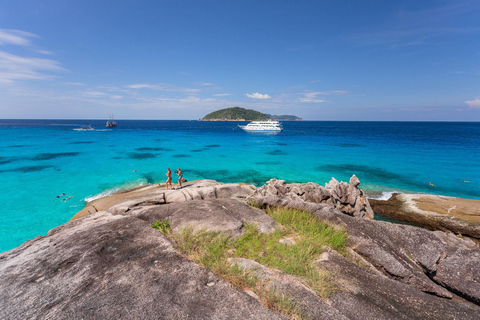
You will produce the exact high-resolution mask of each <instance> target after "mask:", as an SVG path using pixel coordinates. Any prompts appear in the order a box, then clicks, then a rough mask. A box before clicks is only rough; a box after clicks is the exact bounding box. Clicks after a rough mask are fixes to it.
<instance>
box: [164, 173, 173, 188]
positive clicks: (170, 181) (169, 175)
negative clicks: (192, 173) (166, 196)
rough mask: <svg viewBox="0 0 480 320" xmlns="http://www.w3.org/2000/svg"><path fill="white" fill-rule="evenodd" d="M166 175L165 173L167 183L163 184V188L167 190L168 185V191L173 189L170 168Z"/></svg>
mask: <svg viewBox="0 0 480 320" xmlns="http://www.w3.org/2000/svg"><path fill="white" fill-rule="evenodd" d="M167 171H168V172H167V173H165V174H166V175H167V182H165V187H167V190H168V185H170V190H172V189H173V186H172V170H170V168H168V169H167Z"/></svg>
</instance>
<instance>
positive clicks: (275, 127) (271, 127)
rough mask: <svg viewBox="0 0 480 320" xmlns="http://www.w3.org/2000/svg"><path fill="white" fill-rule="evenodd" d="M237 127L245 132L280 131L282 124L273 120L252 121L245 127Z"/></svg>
mask: <svg viewBox="0 0 480 320" xmlns="http://www.w3.org/2000/svg"><path fill="white" fill-rule="evenodd" d="M239 127H240V128H241V129H243V130H245V131H276V132H278V131H282V130H283V127H282V124H281V123H280V122H278V121H275V120H267V121H252V122H250V123H249V124H247V125H246V126H240V125H239Z"/></svg>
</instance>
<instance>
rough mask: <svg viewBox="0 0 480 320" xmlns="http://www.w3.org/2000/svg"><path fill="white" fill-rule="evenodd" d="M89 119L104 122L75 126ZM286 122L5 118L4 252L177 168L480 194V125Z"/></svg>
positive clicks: (196, 175) (236, 178) (190, 172)
mask: <svg viewBox="0 0 480 320" xmlns="http://www.w3.org/2000/svg"><path fill="white" fill-rule="evenodd" d="M89 124H92V127H94V128H95V129H96V130H95V131H91V132H81V131H75V130H73V129H75V128H79V127H85V126H88V125H89ZM283 125H284V128H285V130H284V131H283V132H281V133H279V134H275V135H264V134H251V133H246V132H243V131H241V130H238V129H236V128H237V123H234V122H198V121H133V120H131V121H118V127H117V128H114V129H107V128H105V122H104V121H95V120H89V121H84V120H2V122H1V124H0V131H1V132H0V133H1V135H2V137H4V139H2V140H1V141H0V144H1V150H2V154H0V157H1V158H0V170H1V178H2V184H1V187H0V188H1V192H0V200H1V201H2V203H3V204H4V210H3V211H2V213H1V215H2V219H3V221H4V223H3V224H2V225H1V226H0V229H1V230H0V231H1V232H0V234H1V235H2V236H1V239H0V244H1V245H0V251H6V250H10V249H13V248H15V247H17V246H18V245H20V244H21V243H23V242H24V241H26V240H29V239H31V238H34V237H35V236H38V235H42V234H43V235H44V234H46V232H47V231H48V230H50V229H51V228H53V227H56V226H58V225H60V224H63V223H65V222H67V221H69V220H70V219H71V218H72V216H74V215H75V214H76V213H77V212H78V211H80V210H82V209H83V208H84V207H85V205H86V203H88V202H91V201H93V200H95V199H98V198H102V197H105V196H108V195H111V194H113V193H115V192H118V191H121V190H128V189H131V188H136V187H139V186H145V185H155V184H158V183H164V182H165V180H166V175H165V173H166V172H167V168H171V169H172V171H175V170H176V169H177V168H179V167H180V168H182V170H183V173H184V176H185V178H186V179H187V180H189V181H193V180H200V179H212V180H215V181H218V182H222V183H229V182H243V183H245V184H252V185H254V186H256V187H260V186H262V185H263V184H265V183H266V182H267V181H268V180H270V179H272V178H276V179H283V180H285V181H287V182H310V181H311V182H315V183H318V184H319V185H324V184H325V183H327V182H328V181H330V179H331V178H332V177H334V178H335V179H337V180H338V181H348V179H350V177H351V175H352V174H355V175H356V176H357V177H358V178H359V179H360V181H361V187H362V189H363V190H364V191H365V192H366V194H367V196H369V197H370V198H372V199H385V200H387V199H388V198H390V196H391V195H392V194H393V193H395V192H398V193H405V194H434V195H440V196H448V197H457V198H462V199H474V200H479V199H480V196H479V195H480V183H479V181H480V170H479V167H478V159H479V158H480V139H479V136H480V125H479V124H478V123H441V122H438V123H430V122H426V123H417V122H327V121H324V122H322V121H302V122H296V121H291V122H289V121H285V122H283ZM172 178H173V182H176V175H175V174H172ZM464 181H469V182H464ZM63 194H65V195H63ZM59 196H60V197H59ZM57 197H58V198H57ZM454 205H455V204H452V205H449V206H448V208H447V207H446V209H445V210H448V209H450V208H451V207H452V206H454ZM457 208H458V209H460V206H458V205H457ZM429 210H430V209H428V210H427V211H429ZM457 211H458V210H457ZM451 212H453V213H455V212H456V211H455V210H451Z"/></svg>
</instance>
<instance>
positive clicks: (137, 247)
mask: <svg viewBox="0 0 480 320" xmlns="http://www.w3.org/2000/svg"><path fill="white" fill-rule="evenodd" d="M359 185H360V181H359V180H358V178H357V177H356V176H352V178H351V179H350V181H349V183H346V182H339V181H337V180H335V179H332V180H331V181H330V182H329V183H327V184H325V186H320V185H318V184H316V183H312V182H310V183H291V184H287V183H286V182H285V181H283V180H275V179H272V180H270V181H268V182H267V184H265V185H264V186H261V187H258V188H256V187H254V186H252V185H246V184H223V183H219V182H216V181H213V180H200V181H195V182H189V183H187V185H186V186H185V187H183V188H181V189H178V190H165V189H164V187H163V186H160V185H148V186H143V187H139V188H136V189H132V190H128V191H124V192H120V193H117V194H114V195H111V196H109V197H105V198H101V199H98V200H95V201H93V202H91V203H88V204H87V205H86V207H85V208H84V209H82V210H81V211H80V212H78V213H77V214H76V215H75V216H74V217H73V218H72V220H71V221H70V222H68V223H66V224H64V225H61V226H58V227H56V228H54V229H52V230H50V231H49V232H48V234H47V235H46V236H38V237H36V238H34V239H32V240H29V241H27V242H25V243H24V244H22V245H21V246H19V247H18V248H15V249H13V250H10V251H7V252H4V253H0V303H1V305H2V308H1V309H0V318H1V319H30V318H35V319H46V318H49V319H90V318H98V319H151V318H155V319H288V318H292V319H478V315H479V314H480V269H479V268H478V265H479V264H480V248H479V247H478V244H477V243H478V238H476V237H475V234H474V233H472V235H469V236H465V235H463V234H462V236H461V235H460V233H458V232H457V233H455V234H454V233H452V232H451V229H448V228H444V229H443V231H442V230H439V229H441V228H436V229H437V230H435V231H432V230H427V229H425V228H420V227H416V226H412V225H403V224H393V223H390V222H385V221H378V220H374V219H373V217H374V210H373V209H372V205H371V204H370V202H372V203H373V202H374V201H369V199H367V197H366V195H365V193H364V191H363V190H361V189H360V188H359ZM395 199H397V198H395ZM395 201H397V207H398V206H399V205H398V201H399V200H398V199H397V200H395ZM380 205H381V204H379V203H378V202H375V204H374V205H373V207H374V209H375V211H376V210H377V209H376V208H379V207H380ZM448 205H450V204H448ZM267 208H289V209H291V210H301V212H304V213H307V215H308V216H311V217H313V218H314V219H315V220H318V221H321V222H322V223H325V224H326V225H327V226H329V227H328V228H331V230H333V231H331V232H337V231H338V232H344V233H345V234H346V235H347V238H348V240H347V241H346V244H345V246H344V247H342V248H340V247H338V248H337V247H335V246H334V245H325V244H323V245H320V244H318V247H319V248H317V249H318V250H319V252H320V253H319V254H318V256H317V257H316V258H315V259H314V260H313V261H312V262H311V267H312V268H313V269H312V270H316V272H318V273H319V274H327V275H330V280H329V282H328V281H327V282H326V283H327V284H328V285H330V286H331V289H330V290H329V293H328V295H325V296H322V295H319V294H318V288H314V287H313V286H312V285H311V284H309V283H308V282H306V281H305V280H304V279H302V278H301V277H300V276H298V275H295V274H290V273H288V272H285V271H282V270H279V269H277V268H272V267H269V266H268V265H266V264H261V263H259V262H258V261H255V259H247V258H242V257H236V258H231V259H229V260H228V263H227V265H231V266H232V268H233V266H234V267H235V268H236V269H235V270H237V271H238V272H243V273H246V274H247V273H248V274H249V275H251V276H252V277H253V278H254V279H257V280H258V281H259V282H258V283H257V284H256V286H257V291H255V292H252V290H251V288H247V287H245V286H242V285H239V284H238V283H236V284H235V283H234V284H232V283H230V282H229V281H227V280H229V279H228V278H226V277H222V276H220V275H219V273H218V272H212V271H211V270H209V269H208V268H205V267H203V266H202V263H197V262H195V261H194V259H190V258H189V256H187V255H186V254H185V253H182V252H183V251H181V250H180V248H179V246H178V239H179V238H178V237H177V238H176V237H175V236H174V235H179V234H180V235H181V236H182V232H184V231H185V230H186V229H188V228H190V229H189V230H190V232H191V234H195V233H201V232H212V233H214V234H220V235H223V236H224V237H225V238H224V239H238V238H239V237H242V236H243V235H245V234H246V233H247V232H250V231H249V230H250V229H251V228H252V226H253V227H254V229H256V230H257V231H256V232H258V234H259V235H260V236H261V235H266V234H275V233H276V232H278V231H279V230H282V229H284V228H285V226H283V225H281V224H280V223H279V222H277V221H276V220H275V219H273V218H272V217H271V216H270V215H268V214H267V213H266V212H267V211H268V210H266V209H267ZM455 208H458V204H457V207H455ZM424 209H425V208H424ZM404 211H405V210H404ZM450 211H453V210H450ZM397 218H398V217H397ZM159 222H162V223H164V226H168V230H169V231H168V232H160V231H159V230H157V229H155V228H152V225H156V224H157V225H158V224H159ZM328 228H327V229H328ZM431 229H435V228H433V227H431ZM328 230H330V229H328ZM183 236H185V235H183ZM296 239H298V238H297V237H296V236H295V235H292V236H290V237H288V238H282V239H280V240H281V241H280V242H281V243H282V245H284V246H289V245H292V243H295V241H296ZM225 241H227V240H225ZM229 241H230V240H229ZM264 254H265V252H263V253H262V252H260V253H259V256H262V255H264ZM259 261H260V260H259ZM262 261H263V260H262ZM262 292H263V293H265V292H267V293H268V295H273V296H274V297H275V299H273V300H271V301H276V302H279V301H280V302H281V305H283V306H284V307H285V306H289V309H288V308H287V309H288V310H290V311H289V312H285V308H283V309H282V308H280V309H279V308H277V307H276V306H278V305H279V303H277V304H275V303H265V301H263V300H262V298H261V297H260V298H259V294H260V293H262ZM292 310H293V311H292Z"/></svg>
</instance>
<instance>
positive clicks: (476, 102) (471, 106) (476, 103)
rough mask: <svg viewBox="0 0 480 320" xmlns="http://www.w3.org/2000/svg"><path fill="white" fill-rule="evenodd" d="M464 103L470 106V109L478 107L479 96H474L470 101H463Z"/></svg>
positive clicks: (479, 103) (479, 102)
mask: <svg viewBox="0 0 480 320" xmlns="http://www.w3.org/2000/svg"><path fill="white" fill-rule="evenodd" d="M465 103H466V104H468V106H469V107H470V109H480V98H475V100H472V101H465Z"/></svg>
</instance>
